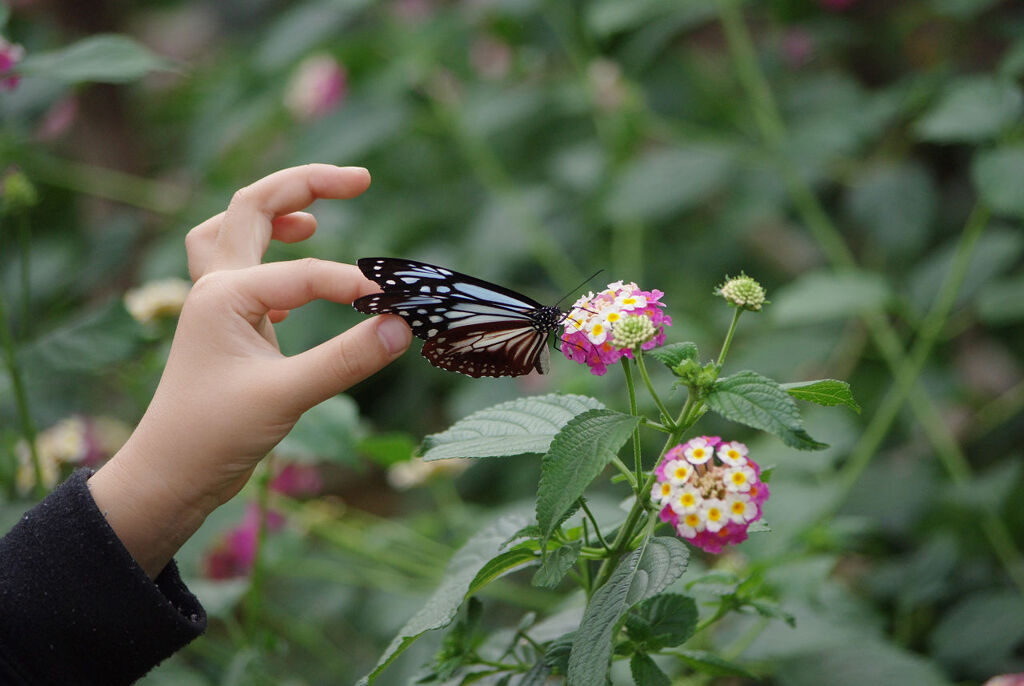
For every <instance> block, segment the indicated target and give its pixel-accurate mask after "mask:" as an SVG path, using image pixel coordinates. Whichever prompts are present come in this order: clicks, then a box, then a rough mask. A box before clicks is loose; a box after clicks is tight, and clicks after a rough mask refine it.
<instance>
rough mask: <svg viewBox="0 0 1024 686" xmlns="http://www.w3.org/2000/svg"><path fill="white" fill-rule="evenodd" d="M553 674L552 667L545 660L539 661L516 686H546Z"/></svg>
mask: <svg viewBox="0 0 1024 686" xmlns="http://www.w3.org/2000/svg"><path fill="white" fill-rule="evenodd" d="M550 674H551V667H549V666H548V664H547V662H545V661H544V660H537V662H535V663H534V665H533V667H530V669H529V671H528V672H526V674H524V675H523V678H522V679H520V680H519V681H518V682H516V686H544V684H546V683H547V681H548V675H550Z"/></svg>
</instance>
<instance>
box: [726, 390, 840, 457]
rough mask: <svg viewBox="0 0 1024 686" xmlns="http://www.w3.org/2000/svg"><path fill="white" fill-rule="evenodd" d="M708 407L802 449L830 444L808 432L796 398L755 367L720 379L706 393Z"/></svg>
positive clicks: (819, 448) (817, 448) (823, 446)
mask: <svg viewBox="0 0 1024 686" xmlns="http://www.w3.org/2000/svg"><path fill="white" fill-rule="evenodd" d="M706 399H707V403H708V407H710V408H711V409H712V410H714V411H715V412H717V413H718V414H720V415H722V416H723V417H725V418H726V419H731V420H732V421H734V422H740V423H741V424H746V425H747V426H752V427H754V428H755V429H761V430H762V431H767V432H769V433H772V434H775V435H776V436H778V437H779V438H781V439H782V441H783V442H784V443H785V444H786V445H788V446H792V447H793V448H798V449H800V450H821V449H823V448H827V447H828V446H827V445H826V444H824V443H820V442H818V441H816V440H814V439H813V438H811V437H810V435H808V433H807V431H806V430H805V429H804V427H803V420H802V419H801V418H800V411H799V410H798V409H797V407H796V403H795V402H794V401H793V398H792V397H790V395H789V394H788V393H787V392H786V391H785V390H784V389H783V388H782V386H780V385H779V384H778V382H776V381H773V380H771V379H769V378H768V377H766V376H763V375H761V374H758V373H757V372H752V371H742V372H737V373H736V374H733V375H731V376H726V377H723V378H721V379H719V380H718V381H717V382H716V383H715V385H714V386H713V387H712V388H711V390H710V391H709V392H708V394H707V398H706Z"/></svg>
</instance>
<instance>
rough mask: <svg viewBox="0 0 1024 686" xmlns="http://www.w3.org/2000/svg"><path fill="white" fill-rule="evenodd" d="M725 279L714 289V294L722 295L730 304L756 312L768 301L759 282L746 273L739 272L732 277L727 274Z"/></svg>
mask: <svg viewBox="0 0 1024 686" xmlns="http://www.w3.org/2000/svg"><path fill="white" fill-rule="evenodd" d="M725 279H726V280H725V283H723V284H722V285H721V286H719V287H718V288H717V289H715V295H720V296H722V297H723V298H725V301H726V302H727V303H729V304H730V305H734V306H736V307H742V308H743V309H744V310H750V311H752V312H758V311H760V309H761V306H762V305H765V304H766V303H767V302H768V301H767V300H766V299H765V295H766V294H765V290H764V288H763V287H762V286H761V284H759V283H758V282H757V281H755V280H754V279H752V278H751V277H749V276H747V275H746V274H742V273H741V274H740V275H739V276H737V277H733V278H730V277H728V276H727V277H725Z"/></svg>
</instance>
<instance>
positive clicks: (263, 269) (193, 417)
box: [89, 165, 411, 576]
mask: <svg viewBox="0 0 1024 686" xmlns="http://www.w3.org/2000/svg"><path fill="white" fill-rule="evenodd" d="M369 183H370V176H369V174H368V173H367V171H366V170H365V169H361V168H357V167H334V166H330V165H307V166H304V167H294V168H291V169H285V170H283V171H279V172H276V173H274V174H271V175H270V176H267V177H266V178H264V179H261V180H260V181H257V182H256V183H254V184H252V185H251V186H248V187H246V188H243V189H242V190H240V191H238V192H237V193H236V194H235V196H234V198H233V199H232V200H231V203H230V205H229V206H228V209H227V211H226V212H224V213H222V214H220V215H217V216H216V217H213V218H211V219H209V220H207V221H206V222H204V223H202V224H200V225H199V226H197V227H196V228H194V229H193V230H192V231H191V232H189V235H188V237H187V238H186V247H187V250H188V259H189V272H190V274H191V275H192V278H193V280H194V281H195V285H194V286H193V288H192V291H191V293H190V294H189V296H188V298H187V300H186V301H185V305H184V308H183V309H182V312H181V317H180V319H179V321H178V328H177V331H176V332H175V336H174V342H173V343H172V345H171V351H170V355H169V357H168V360H167V366H166V368H165V369H164V373H163V376H162V377H161V379H160V384H159V386H158V388H157V390H156V393H155V395H154V397H153V400H152V402H151V403H150V405H149V408H148V409H147V410H146V413H145V415H144V416H143V418H142V420H141V421H140V422H139V425H138V427H137V428H136V430H135V432H134V433H133V434H132V437H131V438H130V439H129V441H128V443H127V444H126V445H125V446H124V448H122V450H121V451H119V452H118V454H117V455H115V456H114V458H112V459H111V461H110V462H108V463H107V464H106V465H105V466H104V467H103V468H102V469H100V470H99V471H98V472H97V473H96V474H95V475H93V477H92V478H91V479H90V480H89V485H90V489H91V491H92V494H93V498H94V499H95V500H96V502H97V504H98V505H99V506H100V509H101V510H103V511H104V512H105V513H106V515H107V519H108V521H109V522H110V524H111V526H112V527H113V528H114V530H115V531H116V532H117V534H118V536H119V537H120V538H121V540H122V541H123V542H124V543H125V545H126V547H127V548H128V549H129V552H131V553H132V554H133V556H134V557H135V559H136V561H138V562H139V563H140V565H142V567H143V569H145V570H146V571H147V573H150V575H151V576H153V575H155V574H157V573H159V572H160V570H161V569H162V568H163V567H164V566H165V565H166V563H167V561H168V560H170V558H171V557H172V556H173V554H174V552H176V551H177V549H178V547H180V545H181V543H183V542H184V541H185V540H186V539H187V538H188V537H189V536H191V534H192V533H194V531H195V529H196V528H198V526H199V524H201V523H202V520H203V519H204V518H205V517H206V515H207V514H209V513H210V512H212V511H213V510H214V509H215V508H216V507H218V506H219V505H221V504H223V503H224V502H226V501H227V500H228V499H230V498H231V497H232V496H234V495H235V494H236V493H237V492H238V491H239V490H240V489H241V488H242V486H243V485H244V484H245V482H246V481H247V480H248V478H249V476H250V475H251V474H252V471H253V469H254V468H255V466H256V464H257V463H258V462H259V461H260V459H262V458H263V457H264V456H265V455H266V454H267V453H268V452H269V451H270V450H271V449H272V448H273V447H274V446H275V445H277V443H278V442H279V441H280V440H281V439H282V438H284V436H285V435H286V434H287V433H288V431H289V430H290V429H291V428H292V426H294V424H295V422H296V421H297V420H298V418H299V417H300V416H301V415H302V413H303V412H304V411H306V410H308V409H309V408H310V407H312V406H313V405H316V404H317V403H319V402H322V401H323V400H326V399H327V398H329V397H331V396H333V395H335V394H336V393H339V392H341V391H343V390H345V389H346V388H348V387H350V386H352V385H353V384H355V383H357V382H359V381H361V380H362V379H364V378H366V377H368V376H370V375H371V374H373V373H374V372H376V371H377V370H379V369H380V368H382V367H384V366H385V365H387V364H388V363H389V362H391V361H392V360H394V359H395V358H396V357H398V356H399V355H401V354H402V353H403V352H404V351H405V349H406V348H407V347H408V346H409V342H410V340H411V332H410V331H409V328H408V326H407V325H406V324H405V322H403V321H402V320H401V318H399V317H395V316H393V315H385V316H380V317H374V318H372V319H369V320H366V321H363V322H360V323H359V324H357V325H356V326H354V327H352V328H351V329H349V330H348V331H345V332H343V333H341V334H339V335H338V336H336V337H335V338H332V339H331V340H328V341H326V342H324V343H322V344H320V345H318V346H316V347H314V348H312V349H310V350H307V351H305V352H302V353H300V354H298V355H294V356H292V357H285V356H284V355H282V354H281V352H280V350H279V349H278V346H277V340H276V338H275V336H274V329H273V326H272V325H271V324H272V322H277V321H281V320H282V319H284V317H285V316H286V315H287V312H288V310H291V309H293V308H296V307H299V306H301V305H304V304H306V303H307V302H310V301H311V300H314V299H318V298H324V299H327V300H333V301H335V302H342V303H350V302H352V300H354V299H355V298H358V297H360V296H362V295H366V294H368V293H373V292H375V291H377V290H379V289H378V288H377V286H376V285H375V284H374V283H373V282H372V281H370V280H368V279H366V278H365V277H363V275H362V274H361V273H360V271H359V269H358V268H357V267H355V266H353V265H346V264H338V263H335V262H327V261H323V260H315V259H303V260H295V261H291V262H277V263H270V264H260V260H261V259H262V257H263V254H264V252H265V251H266V249H267V247H268V245H269V242H270V240H271V239H272V238H273V239H277V240H281V241H284V242H295V241H300V240H304V239H306V238H308V237H309V236H311V235H312V234H313V232H314V231H315V230H316V220H315V219H314V218H313V216H312V215H309V214H306V213H304V212H301V210H302V208H304V207H306V206H308V205H309V204H310V203H312V202H313V200H315V199H317V198H352V197H355V196H357V195H359V194H360V193H362V192H363V191H364V190H366V188H367V186H369ZM168 527H170V528H171V529H172V530H170V531H168V530H167V528H168ZM154 543H158V545H156V546H154ZM172 548H173V549H172ZM168 551H169V554H168Z"/></svg>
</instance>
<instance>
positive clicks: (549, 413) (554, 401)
mask: <svg viewBox="0 0 1024 686" xmlns="http://www.w3.org/2000/svg"><path fill="white" fill-rule="evenodd" d="M603 407H604V405H602V404H601V402H600V401H598V400H596V399H594V398H590V397H587V396H585V395H561V394H558V393H552V394H549V395H539V396H534V397H532V398H518V399H516V400H512V401H509V402H506V403H500V404H498V405H495V406H493V407H489V408H487V409H486V410H480V411H479V412H474V413H473V414H471V415H469V416H468V417H466V418H465V419H460V420H459V421H457V422H455V424H453V425H452V427H451V428H449V429H448V430H447V431H442V432H441V433H437V434H432V435H430V436H427V437H426V439H424V441H423V451H424V452H423V459H424V460H441V459H444V458H449V457H508V456H511V455H524V454H527V453H540V454H543V453H546V452H547V450H548V448H549V447H550V445H551V439H553V438H554V437H555V434H557V433H558V432H559V431H560V430H561V429H562V427H564V426H565V424H566V422H568V421H569V420H570V419H572V418H573V417H575V416H577V415H579V414H582V413H583V412H586V411H587V410H594V409H600V408H603Z"/></svg>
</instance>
